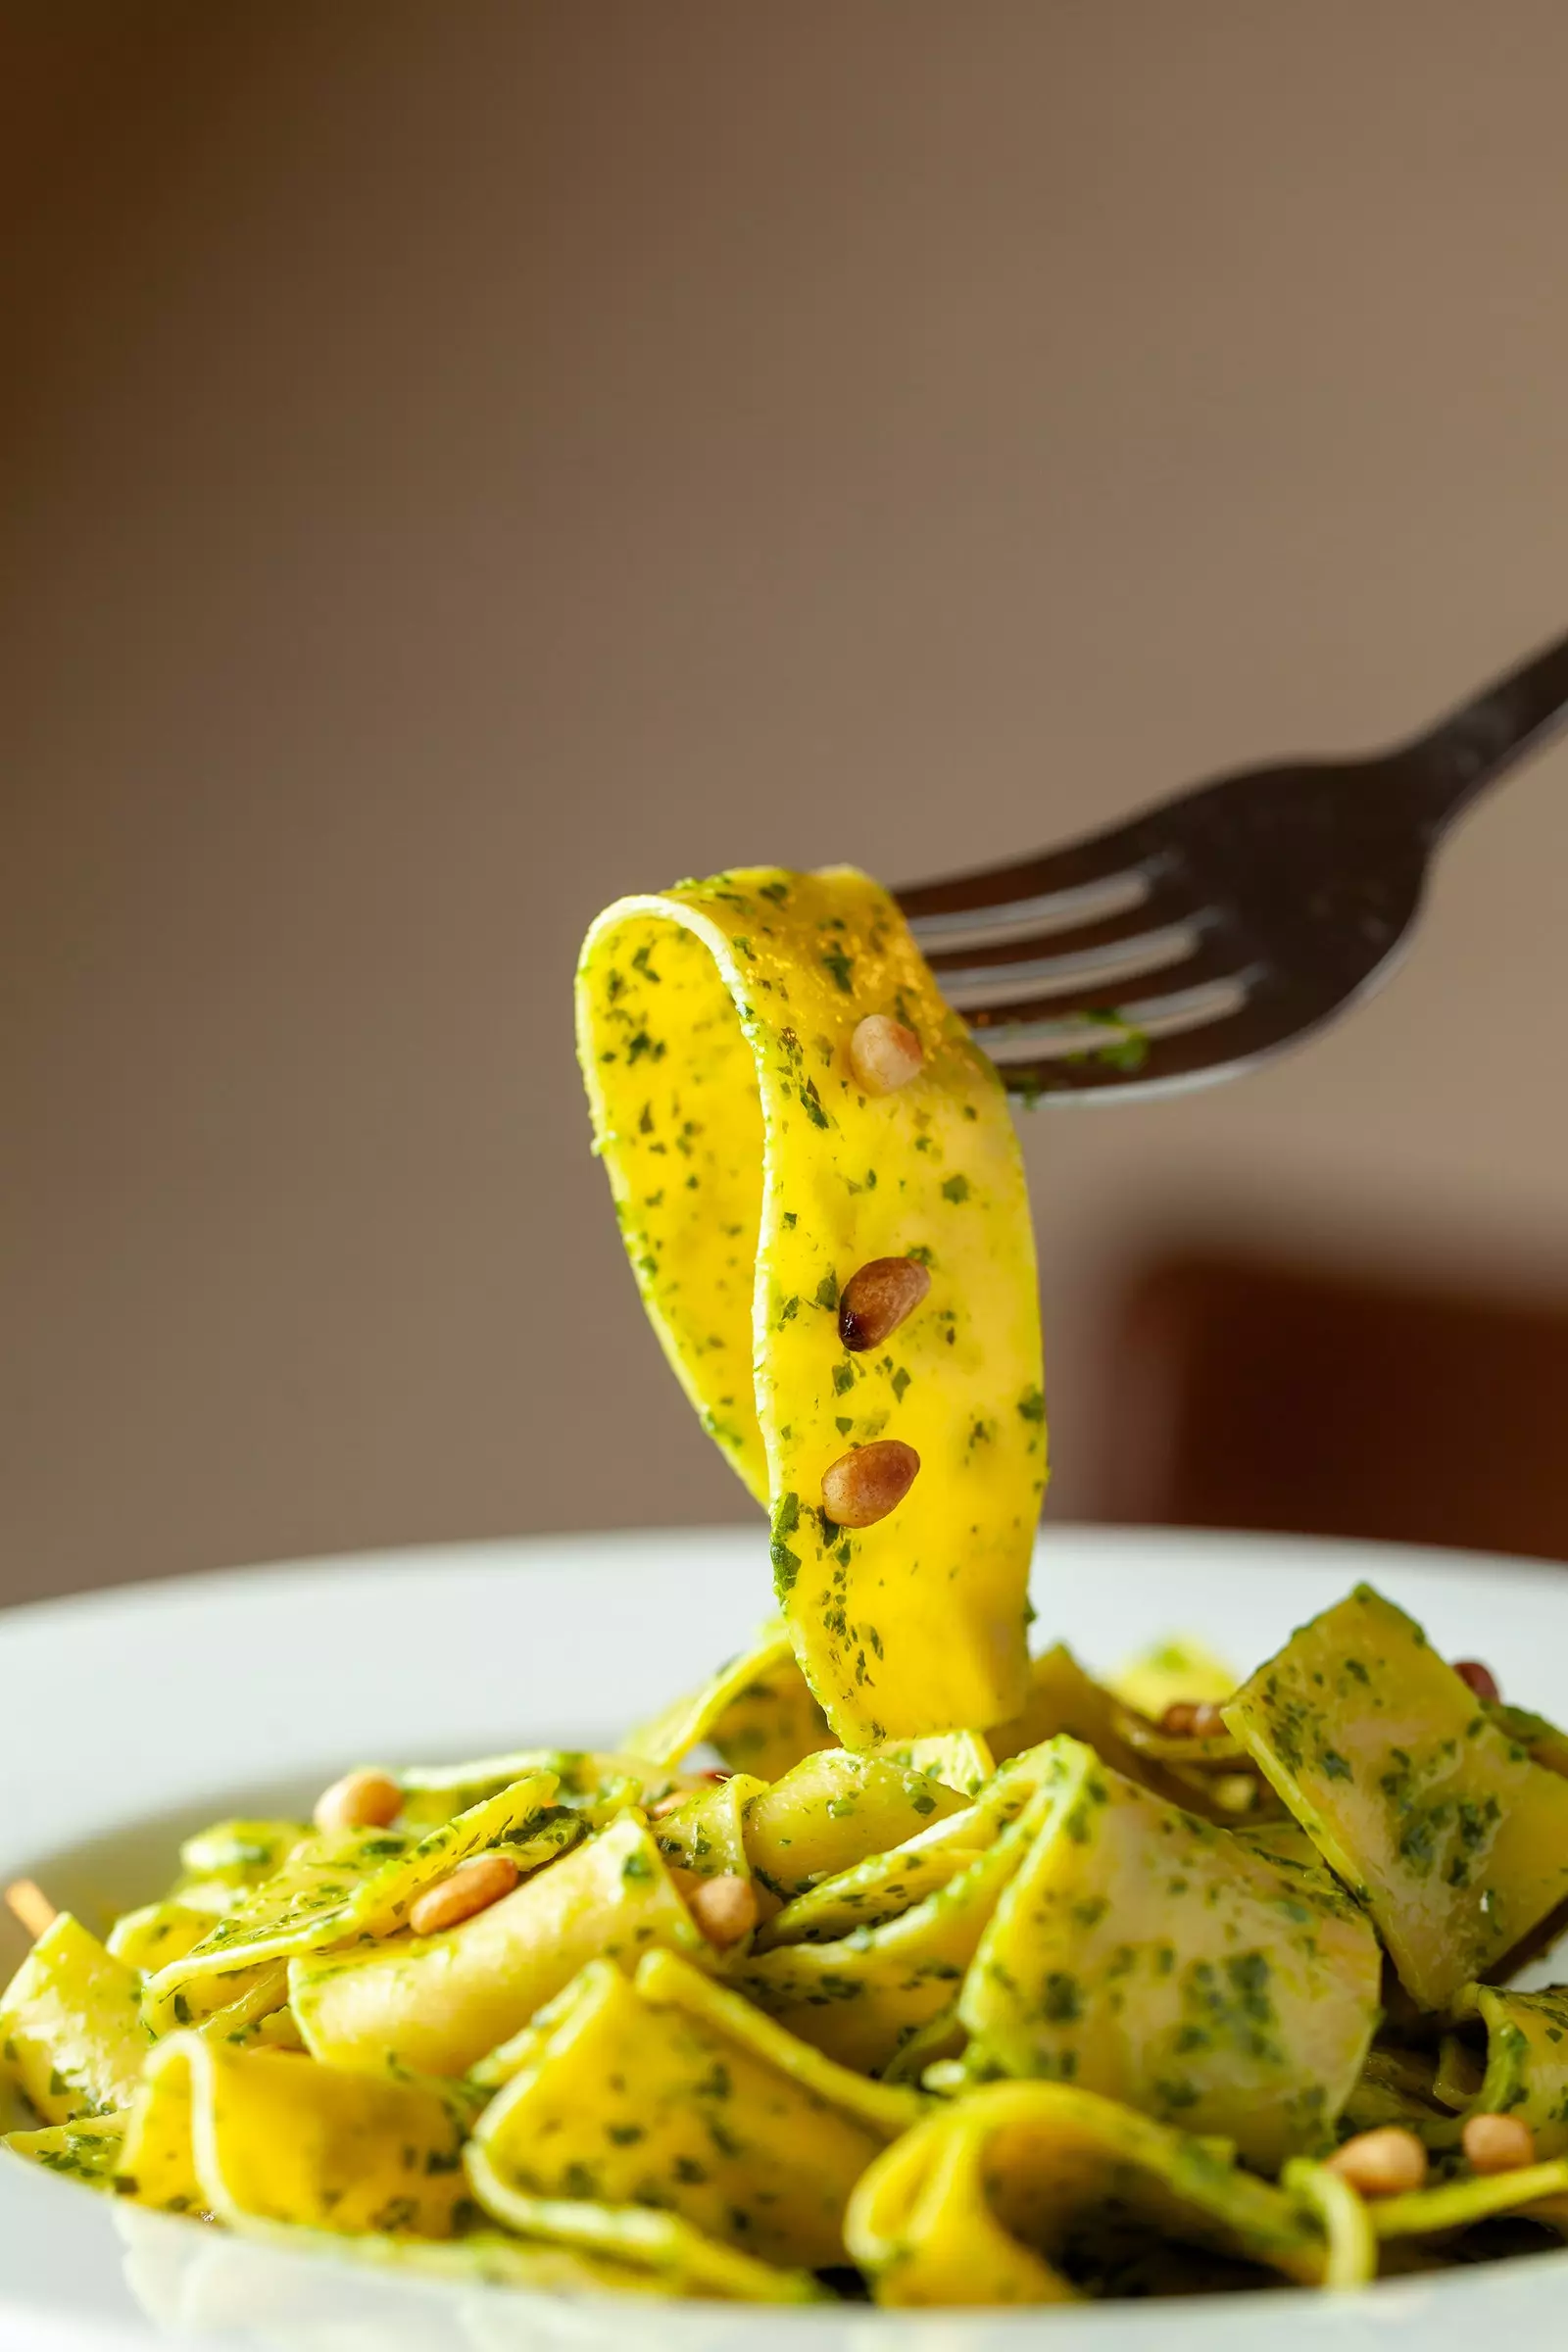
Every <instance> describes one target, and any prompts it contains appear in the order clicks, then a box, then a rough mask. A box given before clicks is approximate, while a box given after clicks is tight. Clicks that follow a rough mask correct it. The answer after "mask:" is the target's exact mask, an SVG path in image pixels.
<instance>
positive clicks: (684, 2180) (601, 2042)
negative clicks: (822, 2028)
mask: <svg viewBox="0 0 1568 2352" xmlns="http://www.w3.org/2000/svg"><path fill="white" fill-rule="evenodd" d="M920 2112H921V2102H920V2100H919V2098H918V2097H917V2095H916V2094H915V2093H913V2092H911V2091H907V2090H894V2089H889V2088H887V2087H886V2086H885V2085H882V2084H878V2083H871V2082H863V2081H862V2080H861V2079H860V2077H859V2076H858V2075H854V2074H851V2073H849V2072H847V2071H846V2070H845V2069H844V2068H842V2067H838V2066H834V2065H832V2064H831V2063H830V2062H829V2061H828V2060H827V2059H825V2058H823V2057H822V2056H821V2055H820V2053H819V2052H818V2051H816V2050H813V2049H809V2048H808V2047H807V2045H806V2044H805V2043H803V2042H800V2041H797V2040H796V2039H795V2038H794V2036H793V2035H791V2034H787V2033H785V2032H784V2031H783V2030H782V2029H781V2028H779V2027H778V2026H776V2025H774V2024H772V2023H771V2021H770V2020H768V2019H767V2018H764V2017H760V2016H758V2014H757V2012H756V2011H755V2010H754V2009H752V2008H751V2007H750V2006H749V2005H748V2004H747V2003H746V2002H745V2001H744V2000H742V1999H741V1998H740V1997H739V1996H738V1995H737V1994H735V1993H733V1992H727V1991H724V1990H723V1989H721V1988H720V1987H719V1986H717V1985H711V1984H710V1983H709V1982H708V1981H707V1980H706V1979H705V1978H704V1977H703V1976H702V1975H700V1974H699V1972H698V1971H697V1970H695V1969H693V1968H691V1967H689V1966H688V1965H686V1964H685V1963H684V1962H682V1961H680V1960H678V1959H676V1958H675V1957H674V1955H673V1954H671V1953H668V1952H654V1953H650V1954H649V1956H648V1957H647V1959H645V1960H644V1961H643V1963H642V1965H641V1967H640V1968H639V1969H638V1971H637V1976H636V1980H635V1983H632V1982H629V1981H628V1980H627V1978H626V1977H624V1976H623V1975H622V1974H621V1972H620V1971H619V1970H618V1969H616V1968H614V1967H613V1965H612V1964H611V1963H610V1962H609V1961H605V1960H596V1961H594V1962H592V1963H591V1965H590V1966H589V1967H588V1968H586V1969H585V1970H584V1971H583V1972H582V1974H581V1976H580V1977H578V1978H577V1979H576V1980H575V1982H574V1983H573V1984H572V1985H570V1986H569V1987H568V1988H567V1990H566V1991H565V1992H564V1994H563V1995H562V1997H561V1999H560V2000H559V2001H558V2002H557V2003H556V2004H555V2007H554V2008H553V2010H552V2011H551V2012H550V2016H549V2020H548V2022H547V2021H546V2020H543V2019H542V2020H540V2021H539V2030H538V2032H537V2034H536V2037H535V2042H534V2046H533V2048H532V2050H531V2051H530V2053H529V2056H528V2062H527V2063H526V2064H525V2065H524V2066H523V2068H522V2069H521V2070H520V2071H519V2072H518V2073H517V2074H516V2075H515V2078H514V2079H513V2081H512V2082H510V2083H508V2084H507V2086H506V2087H505V2088H504V2089H503V2090H502V2091H501V2092H500V2093H499V2094H498V2095H497V2097H496V2098H495V2099H494V2100H493V2101H492V2103H491V2105H490V2106H489V2107H488V2108H487V2109H486V2111H485V2113H484V2114H483V2115H482V2116H481V2117H480V2119H479V2123H478V2126H477V2128H476V2131H475V2135H474V2144H473V2147H472V2148H471V2149H470V2151H469V2157H468V2165H469V2176H470V2179H471V2180H472V2182H473V2186H474V2192H475V2194H476V2195H477V2196H478V2197H479V2199H480V2201H481V2203H483V2204H485V2205H486V2206H487V2207H488V2209H489V2210H490V2211H491V2212H492V2213H493V2214H494V2215H495V2217H496V2218H497V2219H498V2220H500V2221H503V2222H506V2221H515V2220H516V2219H517V2218H518V2213H517V2207H516V2205H515V2199H516V2198H517V2197H519V2196H520V2197H524V2198H533V2199H539V2200H546V2201H555V2200H564V2201H567V2202H572V2203H578V2202H580V2203H587V2204H589V2205H592V2206H595V2207H598V2208H600V2209H601V2210H603V2209H605V2208H609V2209H611V2210H619V2209H624V2208H626V2207H629V2206H635V2205H645V2206H656V2207H658V2208H659V2209H660V2210H661V2211H663V2212H667V2213H671V2214H674V2215H677V2216H678V2217H679V2218H680V2219H681V2220H682V2221H684V2222H686V2223H687V2224H689V2225H690V2226H691V2227H693V2228H695V2229H701V2230H702V2231H703V2232H704V2234H705V2235H706V2236H708V2237H711V2238H714V2239H717V2240H718V2241H719V2242H720V2243H725V2244H728V2245H731V2246H733V2247H734V2248H736V2249H737V2250H738V2251H740V2252H744V2253H750V2254H753V2255H758V2256H760V2258H761V2259H762V2260H763V2261H766V2262H772V2263H778V2264H781V2265H784V2266H785V2267H787V2268H797V2269H804V2270H819V2269H822V2268H825V2267H829V2266H831V2265H833V2264H836V2263H841V2262H842V2261H843V2259H844V2239H843V2234H842V2231H843V2220H844V2208H845V2205H846V2203H847V2202H848V2199H849V2195H850V2191H851V2189H852V2188H853V2187H854V2185H855V2183H856V2181H857V2180H858V2179H859V2177H860V2175H861V2174H862V2173H863V2172H864V2170H865V2168H866V2166H867V2165H868V2164H869V2163H870V2162H871V2159H872V2158H873V2157H874V2156H875V2155H876V2154H877V2153H878V2152H879V2150H880V2149H881V2148H882V2147H883V2146H884V2145H885V2144H886V2142H887V2141H888V2140H890V2139H893V2138H896V2137H897V2135H898V2134H899V2132H900V2131H903V2130H905V2129H906V2127H907V2126H908V2125H909V2124H911V2123H915V2122H917V2121H918V2119H919V2116H920ZM593 2226H596V2225H595V2224H594V2223H592V2222H590V2227H593Z"/></svg>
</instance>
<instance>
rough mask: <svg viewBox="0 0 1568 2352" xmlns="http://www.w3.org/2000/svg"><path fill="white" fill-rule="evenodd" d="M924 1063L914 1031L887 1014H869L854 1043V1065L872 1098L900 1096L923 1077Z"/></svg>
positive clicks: (859, 1078)
mask: <svg viewBox="0 0 1568 2352" xmlns="http://www.w3.org/2000/svg"><path fill="white" fill-rule="evenodd" d="M924 1060H925V1053H924V1050H923V1048H922V1047H921V1044H920V1040H919V1039H918V1038H917V1037H916V1036H915V1034H914V1031H913V1030H912V1029H907V1028H906V1027H905V1025H904V1023H903V1021H896V1020H894V1019H893V1017H892V1015H891V1014H889V1013H886V1012H873V1013H870V1014H868V1015H867V1017H866V1018H865V1019H864V1020H863V1021H861V1022H860V1023H859V1025H858V1028H857V1029H856V1032H855V1035H854V1036H853V1037H852V1038H851V1040H850V1066H851V1068H852V1069H853V1070H854V1072H855V1075H856V1077H857V1078H858V1080H859V1082H860V1084H861V1085H862V1086H863V1087H864V1089H865V1091H866V1093H867V1094H868V1095H892V1094H897V1092H898V1090H899V1088H900V1087H901V1086H907V1085H908V1083H909V1080H910V1079H911V1078H917V1077H918V1076H919V1075H920V1067H921V1064H922V1063H923V1062H924Z"/></svg>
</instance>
